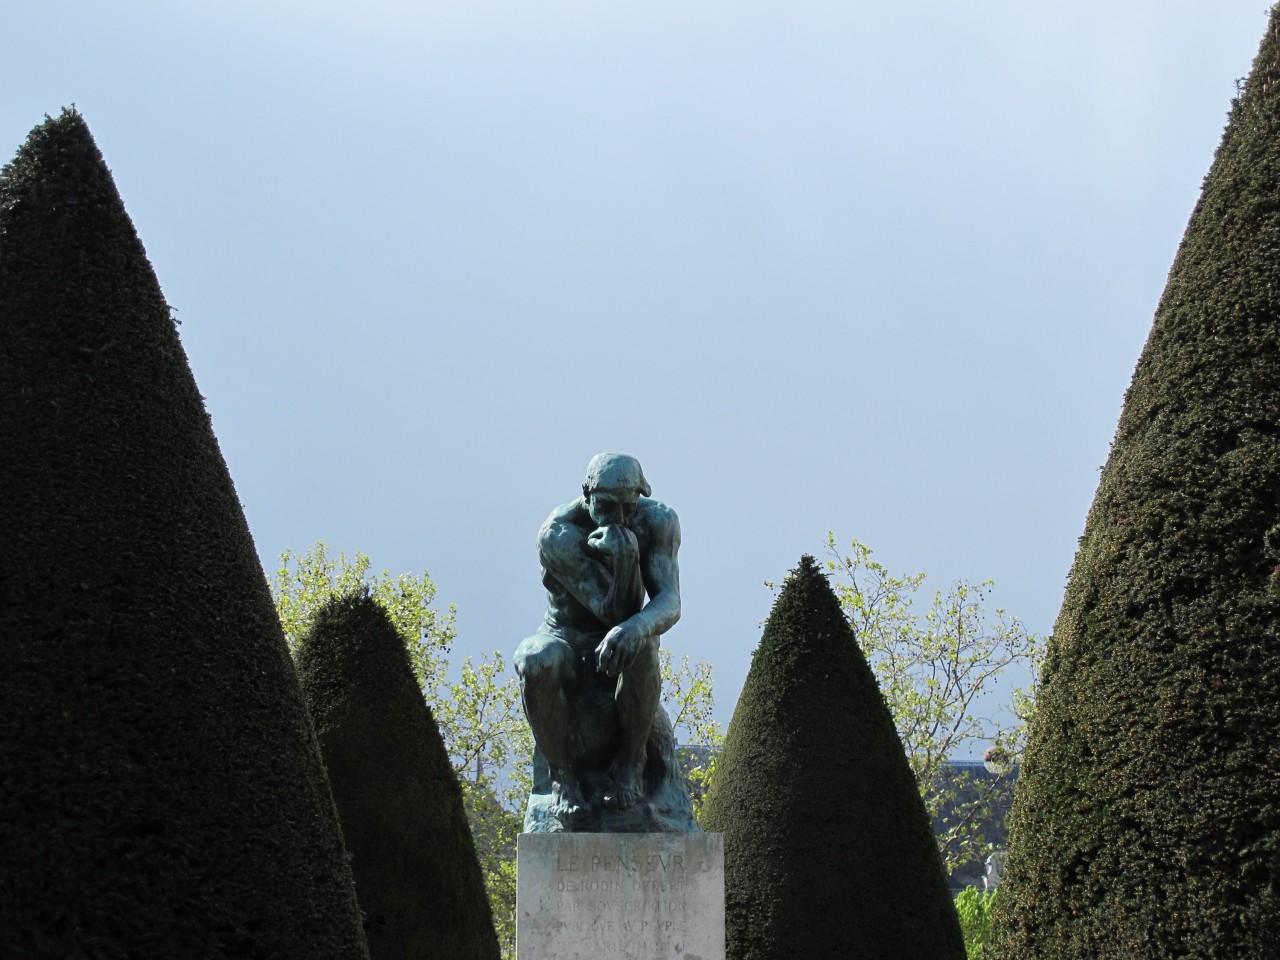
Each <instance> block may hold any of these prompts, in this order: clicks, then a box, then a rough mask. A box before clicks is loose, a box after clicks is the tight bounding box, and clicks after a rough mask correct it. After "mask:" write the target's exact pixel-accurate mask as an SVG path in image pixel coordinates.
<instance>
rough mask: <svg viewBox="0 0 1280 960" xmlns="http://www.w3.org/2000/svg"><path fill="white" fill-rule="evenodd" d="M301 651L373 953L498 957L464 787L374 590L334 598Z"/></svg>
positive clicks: (305, 685)
mask: <svg viewBox="0 0 1280 960" xmlns="http://www.w3.org/2000/svg"><path fill="white" fill-rule="evenodd" d="M297 662H298V676H299V679H300V680H301V681H302V690H303V693H304V694H305V696H306V698H307V702H308V705H309V706H310V710H311V720H312V723H313V724H314V725H315V729H316V735H317V736H318V737H319V740H320V749H321V751H322V752H323V754H324V760H325V764H326V766H327V767H328V770H329V779H330V781H331V782H332V784H333V795H334V799H335V800H336V801H337V804H338V815H339V817H340V818H341V820H342V832H343V835H344V836H345V837H346V842H347V849H348V850H349V851H350V852H351V856H352V862H351V868H352V871H353V872H354V873H355V878H356V895H357V896H358V897H359V899H360V906H361V908H362V909H363V910H364V912H365V917H366V933H367V935H368V938H369V954H370V956H371V957H372V958H373V960H420V958H423V957H430V958H432V960H496V958H497V956H498V940H497V936H496V934H495V933H494V928H493V918H492V916H491V914H490V910H489V900H488V897H487V896H486V894H485V889H484V879H483V877H482V876H481V872H480V863H479V861H478V860H477V859H476V853H475V847H474V844H473V843H472V839H471V829H470V828H469V827H468V825H467V818H466V813H465V812H464V810H463V805H462V790H461V788H460V787H459V785H458V780H457V777H456V776H455V775H454V772H453V767H452V765H451V764H450V762H449V756H448V754H447V753H446V752H445V746H444V741H443V740H442V739H441V737H440V731H439V729H438V728H437V727H436V722H435V719H434V718H433V717H432V716H431V710H430V708H429V707H428V706H427V703H426V701H425V700H424V699H423V697H422V691H421V690H420V689H418V684H417V681H416V680H415V679H414V676H413V669H412V668H411V667H410V665H409V653H408V651H407V650H406V649H405V644H404V640H403V639H402V638H401V636H400V635H399V634H398V633H397V632H396V628H395V626H394V625H393V624H392V622H391V619H390V617H388V616H387V613H386V611H385V610H384V609H383V608H382V606H381V605H380V604H379V603H378V602H377V601H376V600H374V599H373V598H372V597H371V596H369V595H368V594H367V593H364V592H360V593H355V594H350V595H347V596H342V597H336V598H334V599H332V600H330V601H328V602H327V603H326V604H325V605H324V606H322V607H321V608H320V609H319V610H318V611H317V612H316V616H315V619H314V621H313V622H312V625H311V628H310V630H309V631H308V632H307V634H306V635H305V636H304V637H303V639H302V642H301V644H300V645H299V648H298V655H297Z"/></svg>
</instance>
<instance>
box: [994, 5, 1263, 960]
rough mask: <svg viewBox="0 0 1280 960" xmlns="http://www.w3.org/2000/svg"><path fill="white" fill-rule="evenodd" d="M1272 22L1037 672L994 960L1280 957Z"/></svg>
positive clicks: (1171, 286)
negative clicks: (1278, 953)
mask: <svg viewBox="0 0 1280 960" xmlns="http://www.w3.org/2000/svg"><path fill="white" fill-rule="evenodd" d="M1278 522H1280V12H1277V11H1275V10H1273V12H1272V16H1271V21H1270V25H1269V27H1268V29H1267V32H1266V35H1265V37H1264V38H1263V41H1262V47H1261V50H1260V51H1259V54H1258V57H1257V59H1256V60H1255V61H1254V65H1253V71H1252V73H1251V75H1250V76H1249V79H1248V81H1247V82H1246V83H1245V85H1244V88H1243V92H1242V93H1241V95H1240V96H1239V97H1238V98H1237V99H1236V100H1235V101H1234V102H1233V104H1232V109H1231V113H1230V119H1229V122H1228V124H1227V128H1226V132H1225V134H1224V135H1223V139H1222V143H1221V145H1220V146H1219V148H1218V152H1217V155H1216V157H1215V159H1214V162H1213V166H1212V168H1211V169H1210V171H1209V174H1208V176H1207V177H1206V179H1205V181H1204V189H1203V192H1202V194H1201V196H1200V200H1199V202H1198V203H1197V205H1196V208H1195V210H1194V211H1193V213H1192V215H1191V220H1190V222H1189V224H1188V226H1187V231H1186V234H1185V236H1184V238H1183V241H1182V246H1181V248H1180V249H1179V251H1178V254H1177V257H1176V259H1175V261H1174V264H1173V267H1172V269H1171V270H1170V273H1169V278H1168V282H1167V285H1166V287H1165V291H1164V295H1163V297H1162V298H1161V300H1160V304H1159V306H1158V307H1157V310H1156V316H1155V322H1154V324H1153V326H1152V329H1151V333H1150V336H1149V337H1148V339H1147V343H1146V346H1145V347H1144V349H1143V351H1142V355H1141V357H1140V358H1139V360H1138V364H1137V368H1136V370H1135V371H1134V376H1133V381H1132V384H1131V385H1130V387H1129V390H1128V393H1127V395H1126V397H1125V404H1124V409H1123V412H1122V413H1121V416H1120V422H1119V425H1118V427H1117V430H1116V436H1115V440H1114V443H1113V445H1112V448H1111V455H1110V457H1109V459H1108V461H1107V464H1106V467H1105V468H1104V469H1103V472H1102V476H1101V478H1100V481H1099V484H1098V491H1097V494H1096V496H1095V498H1094V501H1093V506H1092V508H1091V509H1090V511H1089V516H1088V519H1087V521H1086V523H1085V530H1084V536H1083V537H1082V538H1081V540H1080V548H1079V551H1078V552H1077V554H1076V559H1075V564H1074V566H1073V569H1072V572H1071V577H1070V581H1069V583H1068V587H1067V591H1066V595H1065V597H1064V599H1063V604H1062V610H1061V612H1060V613H1059V615H1058V620H1057V623H1056V625H1055V627H1054V633H1053V637H1052V640H1051V641H1050V643H1049V649H1048V654H1047V657H1046V659H1045V664H1044V669H1043V672H1042V674H1041V680H1040V690H1039V694H1038V696H1037V714H1036V718H1035V722H1034V724H1033V725H1032V728H1031V735H1030V740H1029V743H1028V745H1027V750H1026V756H1025V761H1024V764H1023V771H1022V776H1021V779H1020V782H1019V785H1018V793H1017V796H1016V797H1015V800H1014V809H1013V815H1012V818H1011V820H1012V825H1011V834H1010V846H1009V861H1008V868H1007V870H1006V872H1005V874H1004V881H1003V883H1002V885H1001V888H1000V890H1001V893H1000V902H999V904H998V906H997V927H998V928H1000V927H1001V926H1002V927H1003V934H1002V935H1001V937H1000V939H999V940H998V943H997V946H998V950H997V951H996V953H997V955H998V956H1000V957H1004V958H1010V960H1012V958H1014V957H1017V958H1081V957H1090V958H1099V960H1109V958H1124V960H1143V958H1152V960H1154V958H1166V957H1199V958H1223V960H1225V958H1241V960H1254V958H1257V960H1260V958H1264V957H1266V958H1270V957H1275V956H1276V951H1277V944H1280V737H1277V732H1278V731H1280V549H1277V548H1280V537H1278V536H1277V533H1278V532H1280V528H1278V527H1277V523H1278Z"/></svg>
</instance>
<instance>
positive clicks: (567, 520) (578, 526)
mask: <svg viewBox="0 0 1280 960" xmlns="http://www.w3.org/2000/svg"><path fill="white" fill-rule="evenodd" d="M584 516H587V508H586V505H585V504H584V502H583V500H582V498H581V497H578V499H576V500H571V501H569V502H568V503H562V504H560V506H558V507H556V508H555V509H554V510H552V511H551V513H550V514H548V515H547V519H546V520H544V521H542V526H541V527H539V528H538V549H539V550H548V549H554V548H555V546H557V545H559V544H562V543H564V542H565V541H566V540H572V541H574V544H575V545H576V543H577V541H579V540H581V539H583V538H584V537H585V536H586V535H587V532H588V531H586V530H584V529H583V524H582V518H583V517H584Z"/></svg>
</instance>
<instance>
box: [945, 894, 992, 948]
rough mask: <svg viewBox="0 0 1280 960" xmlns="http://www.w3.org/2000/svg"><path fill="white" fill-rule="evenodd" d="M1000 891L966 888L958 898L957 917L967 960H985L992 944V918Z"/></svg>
mask: <svg viewBox="0 0 1280 960" xmlns="http://www.w3.org/2000/svg"><path fill="white" fill-rule="evenodd" d="M999 894H1000V891H999V889H996V890H992V891H991V892H990V893H984V892H983V891H981V890H979V889H978V888H977V887H965V888H964V889H963V890H961V891H960V893H959V895H958V896H957V897H956V915H957V916H959V918H960V931H961V933H963V934H964V952H965V960H983V958H984V957H985V956H986V951H987V946H988V944H990V943H991V917H992V912H993V911H994V910H995V904H996V897H997V896H999Z"/></svg>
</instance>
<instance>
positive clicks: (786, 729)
mask: <svg viewBox="0 0 1280 960" xmlns="http://www.w3.org/2000/svg"><path fill="white" fill-rule="evenodd" d="M703 826H704V827H705V828H706V829H708V830H712V831H717V832H722V833H724V838H725V914H726V915H725V926H726V947H727V955H728V956H729V957H730V958H732V960H777V958H783V957H796V958H804V960H811V958H813V957H847V958H850V960H859V958H866V960H870V958H877V960H878V958H885V960H888V958H894V960H953V958H954V960H961V958H963V957H964V945H963V942H962V939H961V935H960V926H959V922H958V921H957V919H956V912H955V908H954V907H953V906H952V903H951V897H950V894H949V892H948V890H947V883H946V878H945V876H944V875H943V872H942V864H941V861H940V860H939V858H938V848H937V845H936V844H935V843H934V840H933V833H932V831H931V829H930V826H929V819H928V816H927V815H926V814H925V809H924V803H923V802H922V801H921V799H920V794H919V792H918V791H917V789H916V782H915V778H914V777H913V776H912V775H911V768H910V767H909V766H908V764H907V758H906V754H905V753H904V752H903V750H902V744H901V742H900V741H899V740H898V735H897V731H896V730H895V729H894V725H893V719H892V717H891V716H890V714H889V709H888V707H887V706H885V702H884V699H883V698H882V697H881V695H880V689H879V687H878V686H877V684H876V680H875V676H874V675H873V674H872V672H871V668H870V667H869V666H868V665H867V661H866V659H865V658H864V657H863V655H862V652H861V650H859V649H858V645H857V642H856V640H855V639H854V636H853V631H852V630H851V629H850V628H849V624H848V622H847V621H846V620H845V618H844V614H843V612H842V611H841V609H840V603H839V601H838V600H837V599H836V597H835V594H834V593H833V592H832V590H831V586H830V584H829V583H828V582H827V578H826V577H825V576H824V575H823V574H822V572H821V571H820V570H819V569H818V565H817V564H816V563H815V562H814V560H813V558H812V557H808V556H806V557H804V558H802V559H801V561H800V566H799V567H797V568H796V569H795V570H794V571H792V573H791V574H790V576H789V577H788V578H787V580H786V582H785V583H784V584H783V586H782V590H781V591H780V592H779V594H778V598H777V601H776V602H775V603H774V605H773V612H772V613H771V614H770V615H769V620H768V623H766V625H765V628H764V634H763V635H762V636H761V638H760V646H759V647H758V648H757V649H756V652H755V655H754V657H753V658H752V661H751V670H750V672H749V673H748V674H747V680H746V684H745V685H744V687H743V689H742V695H741V697H740V699H739V700H738V705H737V707H736V709H735V710H734V714H733V720H732V722H731V723H730V724H729V731H728V734H727V735H726V737H725V744H724V753H723V754H722V755H721V757H720V758H719V760H718V761H717V764H716V776H715V779H714V780H713V782H712V786H711V792H710V794H709V796H708V798H707V800H706V806H705V808H704V815H703Z"/></svg>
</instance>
